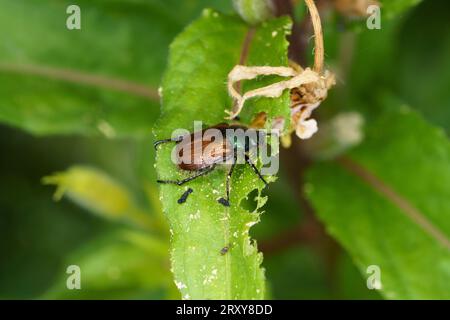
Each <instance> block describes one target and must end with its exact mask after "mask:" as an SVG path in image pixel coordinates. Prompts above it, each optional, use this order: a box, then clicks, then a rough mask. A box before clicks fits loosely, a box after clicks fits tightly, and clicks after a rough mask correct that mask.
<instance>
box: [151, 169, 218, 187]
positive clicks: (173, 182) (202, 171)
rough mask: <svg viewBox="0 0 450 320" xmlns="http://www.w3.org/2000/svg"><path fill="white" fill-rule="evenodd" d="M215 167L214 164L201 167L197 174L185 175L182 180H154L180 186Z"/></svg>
mask: <svg viewBox="0 0 450 320" xmlns="http://www.w3.org/2000/svg"><path fill="white" fill-rule="evenodd" d="M215 167H216V165H215V164H213V165H212V166H209V167H206V168H204V169H202V170H201V171H199V172H198V173H197V174H194V175H193V176H190V177H187V178H186V179H183V180H156V182H158V183H163V184H176V185H178V186H181V185H183V184H185V183H186V182H189V181H192V180H194V179H197V178H198V177H201V176H204V175H205V174H208V173H210V172H211V171H213V170H214V168H215Z"/></svg>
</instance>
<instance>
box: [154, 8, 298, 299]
mask: <svg viewBox="0 0 450 320" xmlns="http://www.w3.org/2000/svg"><path fill="white" fill-rule="evenodd" d="M289 27H290V22H289V20H287V19H286V18H281V19H276V20H272V21H270V22H267V23H265V24H264V25H262V26H261V27H258V28H256V30H255V31H254V35H253V37H252V39H250V43H249V45H250V50H249V51H248V58H247V61H248V62H247V63H248V64H249V65H264V64H267V65H286V64H287V58H286V50H287V41H286V40H285V34H286V33H287V32H288V30H289ZM248 32H249V28H248V27H247V26H246V25H245V24H244V23H243V22H242V21H240V20H239V19H237V18H235V17H228V16H225V15H222V14H219V13H218V12H215V11H212V10H206V11H204V12H203V15H202V17H201V18H200V19H198V20H197V21H196V22H194V23H193V24H191V25H190V26H189V27H188V28H187V29H186V30H185V31H184V32H183V33H182V34H180V35H179V36H178V37H177V38H176V39H175V41H174V42H173V44H172V45H171V50H170V57H169V66H168V69H167V72H166V75H165V77H164V81H163V87H162V91H163V109H162V112H163V113H162V118H161V119H160V120H159V126H158V128H157V131H156V137H157V139H162V138H167V137H170V136H171V135H172V131H173V130H174V129H177V128H186V129H188V130H190V131H192V130H193V122H194V121H195V120H198V119H201V120H202V121H204V122H205V123H207V124H209V125H214V124H216V123H219V122H222V121H223V117H224V115H225V113H224V110H225V109H226V108H230V106H231V101H230V99H229V98H228V96H227V92H226V88H225V86H224V82H225V80H226V77H227V74H228V72H229V71H230V70H231V69H232V68H233V66H234V65H235V64H236V63H238V62H239V61H240V59H241V55H242V52H243V51H244V47H243V46H245V45H246V44H244V42H245V41H248V40H246V37H247V35H248ZM272 34H277V35H276V36H273V35H272ZM247 39H248V38H247ZM267 48H270V50H271V51H270V52H273V51H272V50H275V52H277V54H276V55H272V54H268V53H267V51H268V49H267ZM211 61H215V63H211ZM259 85H261V84H259ZM263 104H265V106H268V102H267V100H266V101H265V100H263V99H261V100H260V101H258V102H254V103H253V106H252V105H250V104H249V105H248V106H247V108H249V109H251V108H252V107H253V108H254V109H257V107H258V105H259V107H261V105H263ZM186 110H188V111H189V112H188V113H187V112H186ZM265 110H266V111H269V115H270V116H272V115H273V114H284V115H286V114H287V113H288V99H287V95H286V94H285V95H284V96H283V97H282V98H280V99H273V100H271V103H270V109H269V108H266V109H265ZM171 150H172V145H169V146H168V145H164V146H162V147H161V148H160V150H159V152H158V157H157V161H156V164H157V171H158V174H159V177H160V179H176V178H179V177H180V176H181V174H180V172H179V170H178V169H177V167H176V166H175V165H174V164H173V163H172V161H171V157H170V154H171ZM183 176H184V175H183ZM225 178H226V172H225V171H223V170H216V171H214V172H213V173H210V174H209V175H208V177H207V178H203V179H201V178H200V179H198V180H196V181H193V182H192V183H190V184H189V187H191V188H192V189H193V190H194V192H193V194H192V195H190V196H189V198H188V201H187V202H186V203H184V204H182V205H180V204H178V203H177V200H178V198H179V197H180V196H181V195H182V194H183V192H184V191H185V190H186V189H187V187H177V186H173V185H163V186H162V187H161V200H162V203H163V207H164V211H165V213H166V215H167V217H168V219H169V224H170V228H171V234H172V239H171V243H172V249H171V259H172V269H173V272H174V276H175V281H176V283H177V286H178V288H179V289H180V291H181V292H182V296H183V298H193V299H198V298H203V299H219V298H220V299H255V298H262V297H263V296H264V289H265V288H264V273H263V270H262V269H261V268H260V263H261V260H262V256H261V254H260V253H258V252H257V249H256V245H255V244H254V243H252V241H251V240H250V238H249V234H248V232H249V229H250V227H251V226H252V225H253V224H255V223H257V222H258V221H259V215H260V213H259V212H258V209H259V207H261V206H262V205H263V204H264V202H265V201H266V198H264V197H261V190H262V187H263V184H262V182H261V181H259V180H258V178H257V177H256V176H255V174H254V173H253V172H252V170H251V169H249V168H239V169H237V170H236V171H235V172H234V175H233V179H232V192H231V206H230V207H229V208H226V207H224V206H223V205H221V204H219V203H218V202H217V199H219V198H220V197H224V196H225ZM253 189H257V190H258V193H259V194H258V196H257V199H256V201H257V203H258V204H257V208H256V209H255V210H254V211H253V212H249V211H247V210H244V209H243V208H241V206H240V202H241V201H242V199H244V198H245V197H246V196H247V195H248V194H249V193H250V192H251V191H252V190H253ZM226 246H229V247H230V250H229V252H228V253H226V254H224V255H222V254H221V250H222V248H224V247H226Z"/></svg>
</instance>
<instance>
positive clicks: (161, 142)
mask: <svg viewBox="0 0 450 320" xmlns="http://www.w3.org/2000/svg"><path fill="white" fill-rule="evenodd" d="M181 140H183V136H178V137H176V138H169V139H162V140H158V141H155V142H154V143H153V147H155V150H156V148H157V147H158V146H159V145H160V144H163V143H167V142H180V141H181Z"/></svg>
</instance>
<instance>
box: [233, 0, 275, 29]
mask: <svg viewBox="0 0 450 320" xmlns="http://www.w3.org/2000/svg"><path fill="white" fill-rule="evenodd" d="M233 5H234V8H235V9H236V11H237V12H238V13H239V14H240V16H241V17H242V19H243V20H244V21H245V22H247V23H249V24H252V25H254V24H258V23H261V22H263V21H265V20H267V19H268V18H270V17H272V16H273V4H272V2H271V1H270V0H233Z"/></svg>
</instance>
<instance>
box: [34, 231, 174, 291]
mask: <svg viewBox="0 0 450 320" xmlns="http://www.w3.org/2000/svg"><path fill="white" fill-rule="evenodd" d="M167 251H168V247H167V243H166V242H165V241H161V240H159V239H158V238H155V237H152V236H149V235H146V234H143V233H139V232H135V231H126V230H122V231H119V232H115V233H112V234H108V235H106V236H102V237H99V238H98V239H95V240H93V241H91V242H90V243H88V244H86V245H85V246H83V247H81V248H80V249H78V250H77V251H75V252H73V253H72V254H70V255H69V256H68V257H67V258H66V261H65V264H63V269H62V270H60V271H59V276H58V277H57V280H56V281H55V284H54V285H53V287H52V288H50V289H49V290H48V291H47V292H46V293H45V294H44V295H43V296H42V297H41V298H44V299H99V298H101V299H105V298H109V299H118V298H121V299H124V298H126V299H144V298H146V299H148V298H152V299H158V298H159V299H161V298H170V297H171V298H174V297H175V296H176V293H177V292H176V289H175V287H174V285H173V282H172V279H171V278H172V277H171V274H170V271H169V264H168V259H169V257H168V254H167ZM69 265H76V266H78V267H80V284H81V289H80V290H69V289H68V288H67V286H66V281H67V279H68V277H69V276H70V275H69V274H67V273H66V268H67V267H68V266H69ZM156 275H157V276H156Z"/></svg>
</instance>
